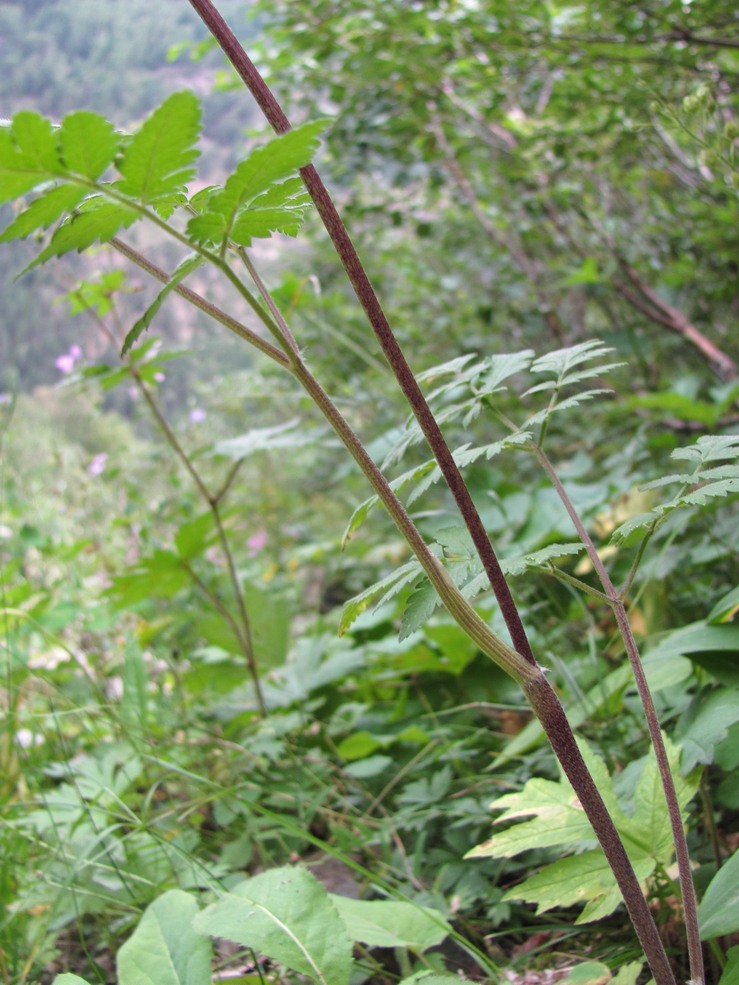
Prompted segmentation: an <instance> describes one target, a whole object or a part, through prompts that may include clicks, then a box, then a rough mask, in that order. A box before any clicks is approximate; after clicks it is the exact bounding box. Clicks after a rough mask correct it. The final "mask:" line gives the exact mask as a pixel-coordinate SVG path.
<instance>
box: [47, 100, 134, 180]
mask: <svg viewBox="0 0 739 985" xmlns="http://www.w3.org/2000/svg"><path fill="white" fill-rule="evenodd" d="M59 142H60V146H61V155H62V159H63V161H64V163H65V165H66V166H67V170H69V171H71V172H73V173H74V174H80V175H83V176H84V177H85V178H90V180H91V181H96V180H97V179H98V178H99V177H100V175H101V174H102V173H103V172H104V171H105V169H106V168H107V167H108V166H109V165H110V164H111V163H112V161H113V158H114V157H115V155H116V153H117V151H118V144H119V137H118V134H116V132H115V130H114V129H113V126H112V124H110V123H108V121H107V120H106V119H105V118H104V117H102V116H98V114H97V113H89V112H87V111H86V110H80V111H79V112H77V113H70V114H69V115H68V116H65V117H64V119H63V120H62V126H61V129H60V131H59Z"/></svg>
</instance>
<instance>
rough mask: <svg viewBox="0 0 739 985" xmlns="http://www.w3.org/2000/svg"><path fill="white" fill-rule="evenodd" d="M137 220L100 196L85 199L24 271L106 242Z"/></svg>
mask: <svg viewBox="0 0 739 985" xmlns="http://www.w3.org/2000/svg"><path fill="white" fill-rule="evenodd" d="M137 218H138V215H137V213H136V212H134V211H133V209H129V208H127V207H126V206H124V205H115V204H114V203H112V202H108V201H107V200H106V199H105V198H103V197H102V196H101V195H94V196H92V197H90V198H87V199H85V201H84V202H83V203H82V205H81V206H80V207H79V209H78V210H77V211H76V212H75V213H74V214H73V215H71V216H69V217H68V218H67V219H65V220H64V222H63V223H62V224H61V226H59V228H58V229H57V230H56V232H55V233H54V235H53V236H52V237H51V242H50V243H49V245H48V246H47V247H46V248H45V249H43V250H42V251H41V252H40V253H39V255H38V256H37V257H36V259H35V260H33V261H32V262H31V263H30V264H29V265H28V266H27V267H26V271H28V270H32V269H33V268H34V267H37V266H38V265H39V264H41V263H45V262H46V261H47V260H48V259H50V257H56V256H62V254H64V253H69V252H70V250H76V251H77V252H78V253H81V252H82V251H83V250H86V249H87V248H88V247H90V246H92V244H93V243H97V242H98V241H99V242H101V243H106V242H107V241H108V240H109V239H112V238H113V237H114V236H115V235H116V234H117V233H118V232H120V230H121V229H127V228H128V227H129V226H130V225H131V224H132V223H133V222H135V221H136V219H137ZM24 272H25V271H24Z"/></svg>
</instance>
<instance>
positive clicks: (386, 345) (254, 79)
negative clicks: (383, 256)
mask: <svg viewBox="0 0 739 985" xmlns="http://www.w3.org/2000/svg"><path fill="white" fill-rule="evenodd" d="M190 3H191V4H192V6H193V7H194V9H195V10H196V11H197V13H198V15H199V16H200V17H201V18H202V20H203V21H204V23H205V25H206V26H207V28H208V30H209V31H210V32H211V33H212V35H213V37H214V38H215V39H216V41H217V42H218V44H219V45H220V46H221V48H222V49H223V52H224V53H225V55H226V56H227V58H228V59H229V61H230V62H231V64H232V65H233V67H234V68H235V69H236V71H237V72H238V74H239V76H240V77H241V79H242V80H243V82H244V84H245V85H246V87H247V88H248V89H249V91H250V92H251V94H252V96H253V97H254V99H255V100H256V102H257V104H258V105H259V108H260V109H261V110H262V112H263V113H264V116H265V117H266V119H267V121H268V122H269V124H270V126H271V127H272V129H273V130H274V131H275V133H278V134H282V133H286V132H287V131H288V130H289V129H290V121H289V120H288V118H287V116H285V113H284V112H283V110H282V107H281V106H280V104H279V103H278V102H277V100H276V99H275V97H274V95H273V94H272V91H271V90H270V88H269V86H268V85H267V84H266V82H265V81H264V79H263V78H262V77H261V75H260V74H259V72H258V71H257V69H256V67H255V66H254V64H253V63H252V61H251V59H250V58H249V56H248V55H247V54H246V52H245V51H244V49H243V48H242V46H241V45H240V44H239V41H238V40H237V38H236V36H235V35H234V33H233V31H232V30H231V29H230V28H229V26H228V24H226V22H225V20H224V19H223V17H222V16H221V14H220V13H219V12H218V10H217V9H216V8H215V7H214V6H213V4H212V3H211V2H210V0H190ZM300 174H301V175H302V178H303V181H304V182H305V186H306V188H307V190H308V193H309V195H310V196H311V198H312V199H313V202H314V204H315V206H316V209H317V210H318V214H319V215H320V216H321V219H322V220H323V224H324V226H325V227H326V231H327V232H328V234H329V236H330V237H331V241H332V242H333V244H334V247H335V249H336V252H337V253H338V255H339V259H340V260H341V262H342V264H343V266H344V270H345V271H346V274H347V276H348V278H349V281H350V282H351V285H352V287H353V288H354V291H355V293H356V295H357V298H358V300H359V302H360V304H361V305H362V307H363V308H364V311H365V313H366V315H367V319H368V321H369V323H370V325H371V326H372V330H373V331H374V333H375V336H376V338H377V340H378V342H379V343H380V346H381V348H382V351H383V352H384V354H385V358H386V359H387V361H388V363H389V364H390V367H391V369H392V370H393V372H394V373H395V378H396V379H397V381H398V383H399V385H400V388H401V390H402V391H403V393H404V395H405V397H406V399H407V400H408V403H409V404H410V406H411V410H412V411H413V414H414V416H415V418H416V420H417V421H418V423H419V425H420V427H421V430H422V431H423V433H424V435H425V437H426V440H427V441H428V443H429V446H430V447H431V450H432V452H433V453H434V456H435V458H436V460H437V461H438V463H439V468H440V469H441V472H442V475H443V476H444V478H445V480H446V482H447V484H448V486H449V489H450V490H451V493H452V496H453V497H454V499H455V501H456V503H457V506H458V507H459V511H460V513H461V515H462V518H463V520H464V522H465V525H466V526H467V529H468V530H469V532H470V536H471V538H472V542H473V543H474V545H475V548H476V549H477V552H478V555H479V557H480V560H481V562H482V565H483V568H484V569H485V573H486V574H487V576H488V579H489V580H490V585H491V587H492V589H493V592H494V593H495V598H496V599H497V601H498V605H499V606H500V610H501V613H502V615H503V618H504V619H505V623H506V626H507V627H508V632H509V633H510V636H511V641H512V643H513V646H514V648H515V649H516V650H517V651H518V653H519V654H520V655H521V656H522V657H523V658H524V659H525V660H527V661H528V663H530V664H532V665H533V666H536V660H535V658H534V654H533V652H532V650H531V645H530V644H529V641H528V637H527V636H526V630H525V629H524V626H523V623H522V621H521V616H520V615H519V612H518V609H517V608H516V603H515V602H514V601H513V596H512V595H511V590H510V588H509V587H508V583H507V582H506V580H505V576H504V575H503V572H502V570H501V567H500V563H499V561H498V558H497V556H496V554H495V551H494V549H493V546H492V544H491V543H490V539H489V537H488V535H487V532H486V530H485V527H484V526H483V523H482V520H481V518H480V514H479V513H478V511H477V507H476V506H475V504H474V502H473V500H472V496H471V495H470V492H469V490H468V489H467V486H466V485H465V483H464V480H463V478H462V475H461V473H460V471H459V468H458V466H457V463H456V462H455V461H454V457H453V456H452V453H451V451H450V449H449V446H448V445H447V443H446V440H445V438H444V436H443V434H442V433H441V429H440V427H439V425H438V424H437V422H436V419H435V417H434V415H433V414H432V413H431V410H430V408H429V406H428V403H427V402H426V398H425V397H424V395H423V393H422V392H421V388H420V386H419V385H418V383H417V382H416V378H415V377H414V375H413V373H412V371H411V368H410V366H409V365H408V362H407V360H406V358H405V356H404V354H403V352H402V350H401V348H400V346H399V345H398V341H397V339H396V338H395V335H394V334H393V331H392V329H391V328H390V324H389V322H388V320H387V317H386V316H385V312H384V311H383V310H382V306H381V305H380V302H379V300H378V298H377V295H376V294H375V291H374V288H373V287H372V284H371V283H370V280H369V277H368V276H367V273H366V271H365V269H364V267H363V266H362V262H361V260H360V259H359V255H358V254H357V251H356V249H355V247H354V244H353V242H352V240H351V237H350V236H349V233H348V232H347V230H346V227H345V226H344V223H343V222H342V220H341V217H340V216H339V213H338V212H337V211H336V206H335V205H334V203H333V201H332V200H331V196H330V195H329V193H328V191H327V190H326V186H325V185H324V183H323V181H322V180H321V178H320V176H319V174H318V172H317V171H316V169H315V168H314V167H313V165H312V164H310V165H308V166H307V167H305V168H301V171H300Z"/></svg>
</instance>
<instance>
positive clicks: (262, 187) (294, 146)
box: [187, 120, 327, 249]
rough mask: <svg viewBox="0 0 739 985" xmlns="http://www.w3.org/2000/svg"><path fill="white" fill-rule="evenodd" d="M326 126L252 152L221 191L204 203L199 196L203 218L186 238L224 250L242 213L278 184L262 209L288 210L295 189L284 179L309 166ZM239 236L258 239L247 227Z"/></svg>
mask: <svg viewBox="0 0 739 985" xmlns="http://www.w3.org/2000/svg"><path fill="white" fill-rule="evenodd" d="M326 126H327V121H326V120H318V121H316V122H314V123H306V124H304V125H303V126H301V127H296V128H295V129H294V130H288V132H287V133H285V134H282V136H280V137H275V138H273V139H272V140H270V141H269V142H268V143H267V144H265V145H264V146H263V147H259V148H257V150H254V151H252V153H251V154H250V155H249V156H248V157H247V158H246V160H245V161H242V162H241V164H239V166H238V167H237V168H236V170H235V171H234V173H233V174H232V175H231V177H230V178H229V179H228V181H227V182H226V184H225V185H224V187H223V188H215V189H213V190H212V191H211V193H210V195H209V196H208V198H207V199H206V200H205V201H203V196H198V199H197V204H198V205H199V206H200V207H201V208H202V209H203V214H202V215H199V216H195V217H194V218H193V219H191V220H190V222H189V224H188V227H187V231H188V233H189V235H190V236H192V238H193V239H194V240H195V241H197V242H201V243H211V244H217V245H219V246H220V247H221V248H222V249H225V246H226V244H227V243H228V241H229V240H230V239H231V238H233V234H234V231H235V230H236V229H237V225H238V222H239V221H240V219H241V217H242V216H243V215H244V213H245V211H246V210H248V209H249V207H250V206H251V205H252V204H258V203H257V202H256V201H255V200H257V199H258V198H259V196H261V195H262V193H263V192H266V191H267V190H268V189H269V188H271V186H273V185H278V183H281V186H280V187H281V188H282V192H281V194H280V193H275V195H274V197H273V198H271V199H267V200H262V206H261V207H268V208H271V209H275V208H282V207H287V205H288V203H289V201H290V200H291V199H292V198H293V196H294V195H295V193H296V186H294V185H293V184H292V183H291V182H289V181H285V179H287V178H292V177H294V175H295V172H296V171H297V170H298V169H299V168H302V167H304V166H305V165H306V164H309V163H310V160H311V158H312V157H313V155H314V154H315V152H316V149H317V147H318V139H319V137H320V135H321V133H322V132H323V130H325V128H326ZM273 219H274V216H273ZM244 222H246V219H244ZM255 222H256V220H255ZM242 232H243V233H244V235H245V236H246V237H249V236H255V235H257V233H256V232H255V231H254V229H251V230H249V229H248V228H246V227H244V228H243V229H242Z"/></svg>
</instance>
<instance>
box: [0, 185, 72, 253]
mask: <svg viewBox="0 0 739 985" xmlns="http://www.w3.org/2000/svg"><path fill="white" fill-rule="evenodd" d="M86 194H87V189H86V188H82V187H81V186H79V185H57V186H56V187H55V188H51V189H50V190H49V191H47V192H45V193H44V194H43V195H41V196H40V197H39V198H37V199H36V200H35V201H33V202H31V204H30V205H29V206H28V208H27V209H26V210H25V212H21V214H20V215H19V216H18V217H17V218H16V219H14V220H13V222H11V224H10V225H9V226H7V227H6V228H5V229H4V230H3V232H2V235H0V243H8V242H10V240H13V239H25V237H26V236H30V235H31V233H35V232H36V231H37V230H38V229H48V227H49V226H50V225H51V224H52V223H53V222H56V221H57V219H58V218H59V217H60V216H62V215H65V214H67V213H69V212H71V211H72V210H73V209H74V208H76V207H77V206H78V205H79V203H80V202H81V201H82V199H83V198H84V197H85V195H86Z"/></svg>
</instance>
